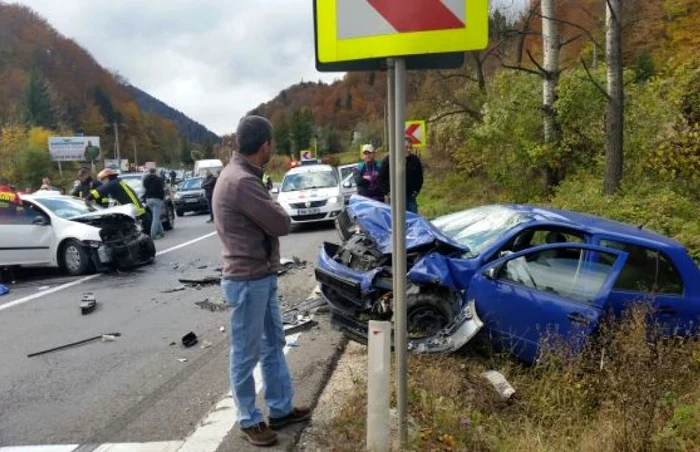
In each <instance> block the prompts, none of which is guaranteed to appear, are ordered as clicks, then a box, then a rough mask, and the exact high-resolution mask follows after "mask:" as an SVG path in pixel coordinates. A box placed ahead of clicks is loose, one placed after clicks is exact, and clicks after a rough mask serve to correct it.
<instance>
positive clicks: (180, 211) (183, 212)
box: [175, 209, 185, 217]
mask: <svg viewBox="0 0 700 452" xmlns="http://www.w3.org/2000/svg"><path fill="white" fill-rule="evenodd" d="M175 213H176V214H177V216H178V217H181V216H183V215H184V214H185V211H184V210H180V209H177V210H176V211H175Z"/></svg>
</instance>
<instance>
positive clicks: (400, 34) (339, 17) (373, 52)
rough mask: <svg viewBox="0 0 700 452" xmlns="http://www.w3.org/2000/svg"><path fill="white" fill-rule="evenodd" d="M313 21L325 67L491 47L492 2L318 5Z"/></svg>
mask: <svg viewBox="0 0 700 452" xmlns="http://www.w3.org/2000/svg"><path fill="white" fill-rule="evenodd" d="M315 21H316V27H317V32H316V41H317V42H316V50H317V60H318V62H319V63H321V64H330V63H337V62H343V61H356V60H364V59H375V58H387V57H397V56H410V55H427V54H436V53H450V52H464V51H467V50H476V49H483V48H485V47H486V46H487V44H488V0H363V1H358V0H317V1H316V4H315Z"/></svg>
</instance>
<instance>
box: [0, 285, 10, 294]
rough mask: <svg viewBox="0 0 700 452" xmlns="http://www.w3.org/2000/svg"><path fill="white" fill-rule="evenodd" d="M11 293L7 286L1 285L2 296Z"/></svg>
mask: <svg viewBox="0 0 700 452" xmlns="http://www.w3.org/2000/svg"><path fill="white" fill-rule="evenodd" d="M8 293H10V289H8V288H7V286H3V285H2V284H0V296H2V295H5V294H8Z"/></svg>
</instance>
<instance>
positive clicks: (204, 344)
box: [199, 341, 212, 350]
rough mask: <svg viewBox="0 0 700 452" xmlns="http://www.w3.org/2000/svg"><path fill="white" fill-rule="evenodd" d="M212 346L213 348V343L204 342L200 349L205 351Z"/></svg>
mask: <svg viewBox="0 0 700 452" xmlns="http://www.w3.org/2000/svg"><path fill="white" fill-rule="evenodd" d="M211 346H212V343H211V342H209V341H204V342H202V345H200V346H199V348H201V349H202V350H204V349H205V348H209V347H211Z"/></svg>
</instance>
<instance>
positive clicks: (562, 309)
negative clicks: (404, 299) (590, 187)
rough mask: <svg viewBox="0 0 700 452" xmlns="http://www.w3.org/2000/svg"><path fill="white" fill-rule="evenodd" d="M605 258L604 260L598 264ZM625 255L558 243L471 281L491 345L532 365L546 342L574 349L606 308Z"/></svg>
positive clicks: (514, 257) (499, 263)
mask: <svg viewBox="0 0 700 452" xmlns="http://www.w3.org/2000/svg"><path fill="white" fill-rule="evenodd" d="M600 254H604V255H605V256H606V257H608V258H609V259H599V255H600ZM626 257H627V255H626V253H624V252H622V251H618V250H611V249H608V248H603V247H599V246H594V245H587V244H579V243H561V244H552V245H544V246H538V247H535V248H531V249H528V250H525V251H522V252H519V253H513V254H511V255H509V256H506V257H503V258H501V259H498V260H496V261H494V262H493V263H491V264H488V265H486V266H485V267H483V268H482V269H480V270H479V271H478V272H476V274H475V275H474V277H473V279H472V281H471V283H470V285H469V288H468V291H467V296H468V298H467V299H468V300H472V299H473V300H474V301H475V305H476V310H477V313H478V314H479V317H480V318H481V319H482V320H483V322H484V325H485V327H486V331H487V332H488V333H489V334H490V335H491V337H492V340H493V343H494V344H495V345H496V346H497V347H499V348H504V349H505V350H509V351H511V352H512V353H513V354H514V355H515V356H516V357H517V358H519V359H521V360H523V361H525V362H529V363H533V362H534V361H535V360H536V359H537V356H538V354H539V352H540V346H541V344H542V343H543V340H545V339H546V338H547V337H551V338H554V337H558V338H561V339H563V340H564V341H565V342H566V343H568V344H569V345H570V346H571V347H572V349H573V350H577V349H579V348H580V347H581V346H582V345H583V342H584V340H585V338H586V337H587V336H588V335H589V334H590V333H591V331H593V330H594V329H595V328H596V326H597V324H598V322H599V319H600V316H601V313H602V311H603V309H604V308H605V307H606V303H607V300H608V296H609V294H610V291H611V289H612V286H613V283H614V281H615V280H616V279H617V277H618V275H619V274H620V271H621V269H622V267H623V265H624V262H625V259H626Z"/></svg>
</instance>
